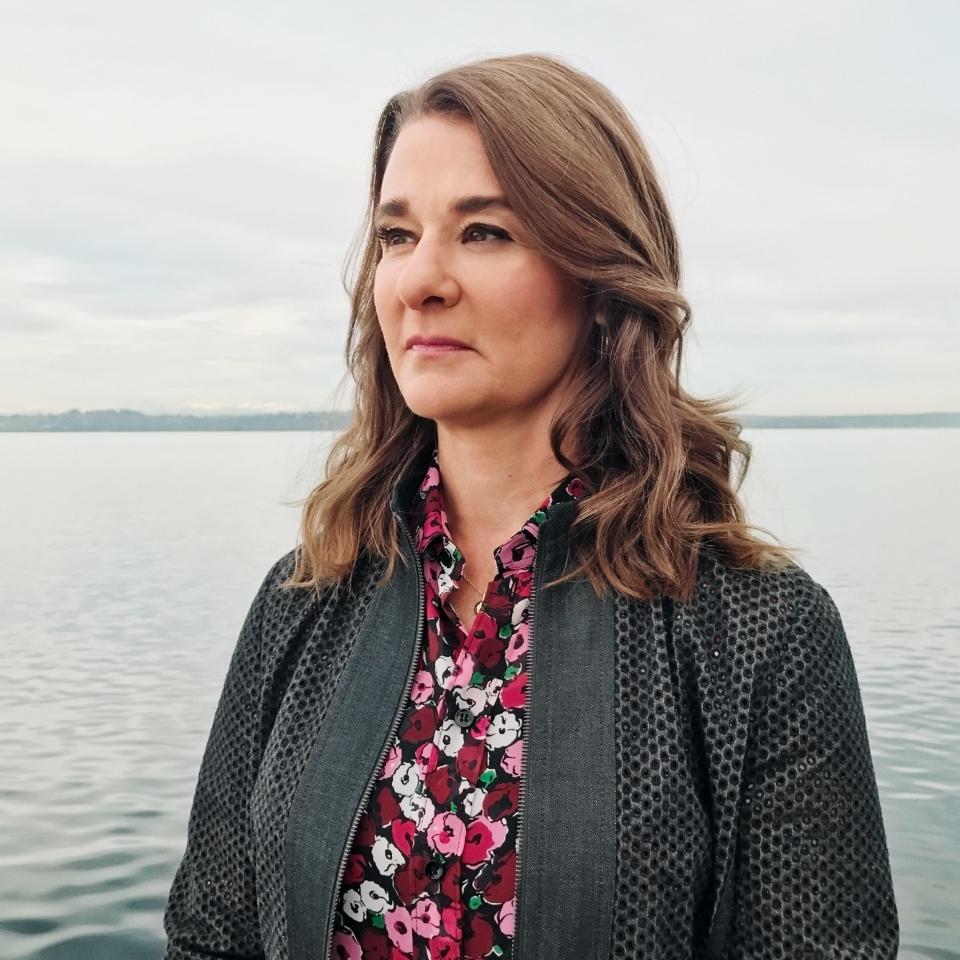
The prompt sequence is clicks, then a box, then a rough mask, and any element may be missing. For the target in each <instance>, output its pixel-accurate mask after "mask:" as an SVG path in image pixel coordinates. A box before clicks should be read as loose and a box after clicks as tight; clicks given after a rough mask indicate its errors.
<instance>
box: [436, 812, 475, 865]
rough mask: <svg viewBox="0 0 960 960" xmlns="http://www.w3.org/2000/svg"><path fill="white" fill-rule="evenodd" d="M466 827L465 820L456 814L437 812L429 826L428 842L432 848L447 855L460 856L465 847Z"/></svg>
mask: <svg viewBox="0 0 960 960" xmlns="http://www.w3.org/2000/svg"><path fill="white" fill-rule="evenodd" d="M465 835H466V827H465V826H464V824H463V821H462V820H461V819H460V818H459V817H458V816H457V815H456V814H455V813H450V812H449V811H448V812H446V813H440V814H437V816H435V817H434V818H433V820H432V821H431V822H430V826H429V827H427V843H428V844H429V845H430V847H431V849H433V850H436V851H437V852H438V853H442V854H443V855H444V856H445V857H450V856H458V855H459V854H460V851H461V850H462V849H463V841H464V837H465Z"/></svg>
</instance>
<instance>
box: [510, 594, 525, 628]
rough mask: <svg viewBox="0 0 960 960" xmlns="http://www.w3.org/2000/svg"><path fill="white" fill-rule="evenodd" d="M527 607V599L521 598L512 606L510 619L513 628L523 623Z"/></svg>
mask: <svg viewBox="0 0 960 960" xmlns="http://www.w3.org/2000/svg"><path fill="white" fill-rule="evenodd" d="M529 606H530V598H529V597H523V598H522V599H520V600H518V601H517V602H516V603H515V604H514V605H513V616H512V617H511V618H510V619H511V622H512V623H513V625H514V626H515V627H516V626H517V625H518V624H521V623H523V620H524V617H525V615H526V613H527V607H529Z"/></svg>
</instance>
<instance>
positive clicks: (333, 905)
mask: <svg viewBox="0 0 960 960" xmlns="http://www.w3.org/2000/svg"><path fill="white" fill-rule="evenodd" d="M400 527H401V528H402V529H403V535H404V537H406V540H407V543H408V544H409V545H410V550H411V552H412V553H413V556H414V559H415V562H416V558H417V550H416V547H415V546H414V543H413V537H411V536H410V532H409V531H408V530H407V525H406V523H405V522H404V521H403V520H400ZM423 608H424V596H423V573H422V572H418V575H417V639H416V642H415V643H414V645H413V656H412V657H411V659H410V666H409V668H408V670H407V680H406V683H405V684H404V688H403V696H402V697H401V698H400V706H399V708H398V710H397V713H396V715H395V716H394V718H393V724H392V725H391V727H390V732H389V733H388V734H387V737H386V740H384V743H383V747H382V748H381V750H380V757H379V759H378V760H377V762H376V764H375V766H374V769H373V773H372V774H371V775H370V779H369V780H368V781H367V785H366V787H365V788H364V791H363V795H362V796H361V798H360V803H359V805H358V806H357V809H356V811H355V813H354V815H353V822H352V823H351V824H350V831H349V833H348V834H347V842H346V844H345V845H344V848H343V854H342V855H341V857H340V866H339V867H338V868H337V878H336V880H335V881H334V884H333V897H332V898H331V902H330V908H329V912H328V913H327V949H326V951H325V952H324V954H323V958H322V960H328V957H329V956H330V950H331V948H332V947H333V935H334V932H335V931H334V917H335V914H336V911H337V907H338V906H339V903H340V885H341V883H342V882H343V874H344V873H345V872H346V869H347V858H348V857H349V855H350V849H351V847H352V846H353V838H354V836H355V834H356V832H357V827H358V826H359V825H360V818H361V816H363V811H364V810H365V809H366V807H367V801H368V800H369V799H370V793H371V791H372V789H373V784H374V779H375V778H376V775H377V773H378V772H379V770H380V766H381V764H382V763H383V759H384V757H385V756H386V755H387V751H388V750H389V749H390V745H391V744H392V743H393V738H394V736H395V735H396V732H397V727H399V726H400V720H401V718H402V717H403V714H404V709H405V707H406V703H407V698H408V697H409V696H410V689H411V687H412V686H413V675H414V672H415V670H416V666H417V660H418V659H419V657H420V644H421V642H422V640H423V619H424V612H425V611H424V609H423ZM527 682H528V683H529V680H528V681H527ZM521 763H522V760H521Z"/></svg>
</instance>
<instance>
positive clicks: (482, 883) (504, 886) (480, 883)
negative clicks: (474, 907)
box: [473, 850, 517, 903]
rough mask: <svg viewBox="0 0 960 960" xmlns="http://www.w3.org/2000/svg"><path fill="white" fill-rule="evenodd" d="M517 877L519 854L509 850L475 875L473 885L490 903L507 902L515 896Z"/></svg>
mask: <svg viewBox="0 0 960 960" xmlns="http://www.w3.org/2000/svg"><path fill="white" fill-rule="evenodd" d="M516 877H517V854H516V852H515V851H513V850H507V851H505V852H504V853H502V854H501V855H500V856H497V857H494V860H493V862H492V863H488V864H486V865H485V866H484V867H483V868H482V869H481V870H480V871H479V872H478V873H477V875H476V877H474V880H473V885H474V887H476V889H477V890H478V891H480V893H482V894H483V898H484V900H488V901H489V902H490V903H506V902H507V901H508V900H510V899H512V898H513V895H514V892H515V890H514V887H515V883H516Z"/></svg>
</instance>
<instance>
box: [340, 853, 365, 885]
mask: <svg viewBox="0 0 960 960" xmlns="http://www.w3.org/2000/svg"><path fill="white" fill-rule="evenodd" d="M366 862H367V860H366V857H364V856H363V854H360V853H351V854H350V856H349V857H348V858H347V869H346V870H344V871H343V885H344V886H345V887H356V886H359V885H360V881H361V880H363V870H364V867H365V865H366Z"/></svg>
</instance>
